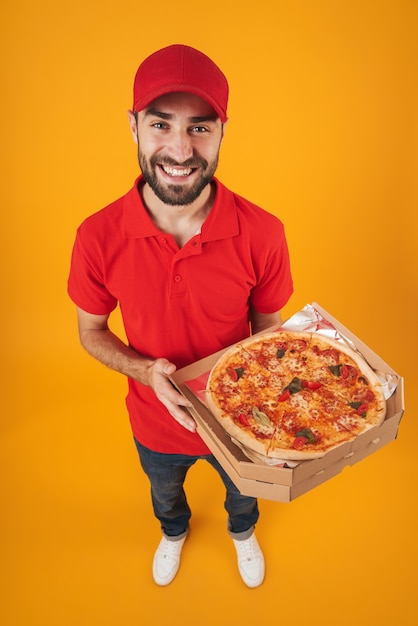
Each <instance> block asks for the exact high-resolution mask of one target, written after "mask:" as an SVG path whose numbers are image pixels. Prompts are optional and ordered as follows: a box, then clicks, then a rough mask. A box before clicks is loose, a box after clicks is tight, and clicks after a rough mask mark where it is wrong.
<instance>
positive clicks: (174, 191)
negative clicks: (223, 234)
mask: <svg viewBox="0 0 418 626" xmlns="http://www.w3.org/2000/svg"><path fill="white" fill-rule="evenodd" d="M138 162H139V167H140V168H141V171H142V175H143V177H144V180H145V182H146V183H148V185H149V186H150V187H151V189H152V190H153V192H154V193H155V195H156V196H157V198H159V199H160V200H161V201H162V202H164V204H169V205H171V206H183V205H186V204H191V203H192V202H194V201H195V200H197V198H198V197H199V196H200V194H201V193H202V191H203V189H204V188H205V187H206V185H208V184H209V183H210V182H211V181H212V179H213V176H214V174H215V171H216V168H217V166H218V157H216V159H215V160H214V161H212V162H211V163H208V161H206V159H204V158H202V157H199V156H195V157H193V158H191V159H187V161H184V163H178V162H177V161H174V159H170V158H169V157H163V158H159V157H158V156H156V155H153V156H152V157H151V158H150V159H149V160H148V159H147V158H146V156H145V155H144V153H143V152H142V151H141V148H140V146H139V142H138ZM161 163H163V164H164V165H167V166H169V167H181V168H186V167H191V168H196V167H199V168H200V172H201V174H200V176H199V178H198V179H197V180H196V181H195V182H194V183H193V185H192V186H189V185H188V184H187V183H185V184H184V185H179V184H172V185H170V184H163V183H162V182H161V181H160V180H159V179H158V176H157V171H156V170H157V168H158V167H159V164H161Z"/></svg>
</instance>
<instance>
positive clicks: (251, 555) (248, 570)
mask: <svg viewBox="0 0 418 626" xmlns="http://www.w3.org/2000/svg"><path fill="white" fill-rule="evenodd" d="M233 542H234V545H235V549H236V551H237V556H238V569H239V573H240V574H241V578H242V580H243V581H244V582H245V584H246V585H247V587H258V586H259V585H261V583H262V582H263V580H264V556H263V553H262V552H261V549H260V546H259V545H258V541H257V539H256V537H255V535H254V533H253V534H252V535H251V537H249V539H244V540H243V541H237V540H236V539H233Z"/></svg>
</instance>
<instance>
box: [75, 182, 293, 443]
mask: <svg viewBox="0 0 418 626" xmlns="http://www.w3.org/2000/svg"><path fill="white" fill-rule="evenodd" d="M140 181H141V177H140V178H138V179H137V181H136V182H135V185H134V187H133V188H132V189H131V190H130V191H129V192H128V193H127V194H126V195H125V196H123V197H122V198H120V199H119V200H116V202H114V203H112V204H111V205H109V206H108V207H106V208H104V209H102V210H101V211H99V212H98V213H95V214H94V215H92V216H90V217H89V218H87V219H86V220H85V221H84V222H83V224H81V226H80V227H79V229H78V231H77V237H76V241H75V244H74V250H73V255H72V262H71V270H70V276H69V281H68V291H69V295H70V297H71V298H72V300H73V301H74V302H75V304H76V305H77V306H79V307H80V308H81V309H83V310H84V311H87V312H89V313H93V314H96V315H105V314H108V313H111V312H112V311H113V310H114V309H115V307H116V306H117V305H118V304H119V306H120V308H121V313H122V317H123V321H124V325H125V331H126V336H127V337H128V341H129V344H130V345H131V346H132V348H134V349H135V350H137V351H138V352H139V353H141V354H143V355H145V356H148V357H153V358H157V357H165V358H167V359H169V360H170V361H172V362H173V363H175V364H176V366H177V367H178V368H181V367H184V366H185V365H188V364H190V363H192V362H193V361H196V360H198V359H201V358H203V357H205V356H207V355H209V354H211V353H213V352H216V351H218V350H220V349H221V348H224V347H225V346H228V345H230V344H232V343H235V342H237V341H239V340H241V339H242V338H244V337H247V336H248V335H249V324H248V320H249V308H250V306H252V307H253V308H254V309H255V310H257V311H258V312H260V313H272V312H274V311H278V310H280V309H281V308H282V307H283V306H284V305H285V304H286V302H287V300H288V299H289V297H290V295H291V293H292V279H291V274H290V268H289V255H288V249H287V244H286V239H285V235H284V229H283V225H282V223H281V222H280V221H279V220H278V219H277V218H276V217H274V216H273V215H271V214H270V213H267V212H266V211H264V210H262V209H260V208H259V207H256V206H255V205H254V204H252V203H250V202H248V201H247V200H244V199H243V198H241V197H240V196H238V195H236V194H234V193H232V192H231V191H229V190H228V189H227V188H226V187H224V186H223V185H222V184H221V183H220V182H219V181H218V180H216V179H215V184H216V197H215V202H214V204H213V207H212V209H211V212H210V214H209V216H208V217H207V219H206V221H205V223H204V224H203V226H202V229H201V232H200V233H199V234H196V235H195V236H194V237H193V238H192V239H190V240H189V241H188V242H187V243H186V244H185V245H184V246H183V247H182V248H179V247H178V246H177V244H176V242H175V240H174V238H173V237H172V236H171V235H167V234H166V233H163V232H161V231H160V230H158V228H157V227H156V226H155V224H154V223H153V222H152V220H151V219H150V217H149V215H148V212H147V211H146V209H145V207H144V205H143V203H142V201H141V197H140V194H139V192H138V183H139V182H140ZM127 407H128V411H129V416H130V421H131V426H132V430H133V433H134V435H135V437H136V438H137V439H138V441H140V442H141V443H142V444H143V445H145V446H147V447H148V448H151V449H152V450H155V451H157V452H165V453H179V454H192V455H197V454H208V453H209V450H208V448H207V447H206V445H205V444H204V442H203V441H202V440H201V438H200V437H199V435H197V434H195V433H190V432H188V431H187V430H186V429H185V428H183V427H182V426H180V425H179V424H178V423H177V422H176V421H175V420H174V419H173V418H172V417H171V416H170V415H169V413H168V412H167V410H166V409H165V407H164V406H163V405H162V404H161V403H160V402H159V401H158V400H157V398H156V397H155V395H154V393H153V391H152V390H151V389H150V388H149V387H146V386H145V385H141V384H140V383H137V382H136V381H133V380H131V379H129V393H128V397H127Z"/></svg>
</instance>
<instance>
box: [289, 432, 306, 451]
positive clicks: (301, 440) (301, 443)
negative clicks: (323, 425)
mask: <svg viewBox="0 0 418 626" xmlns="http://www.w3.org/2000/svg"><path fill="white" fill-rule="evenodd" d="M307 443H308V438H307V437H304V436H303V435H300V436H299V437H296V439H295V440H294V442H293V447H294V449H295V450H302V448H304V447H305V446H306V444H307Z"/></svg>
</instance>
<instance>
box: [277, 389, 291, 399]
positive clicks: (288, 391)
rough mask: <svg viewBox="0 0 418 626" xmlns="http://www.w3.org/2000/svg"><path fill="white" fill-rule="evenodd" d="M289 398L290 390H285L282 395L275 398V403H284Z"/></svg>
mask: <svg viewBox="0 0 418 626" xmlns="http://www.w3.org/2000/svg"><path fill="white" fill-rule="evenodd" d="M289 398H290V390H289V389H285V391H283V393H282V394H281V395H280V396H279V397H278V398H277V401H278V402H286V400H288V399H289Z"/></svg>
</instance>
